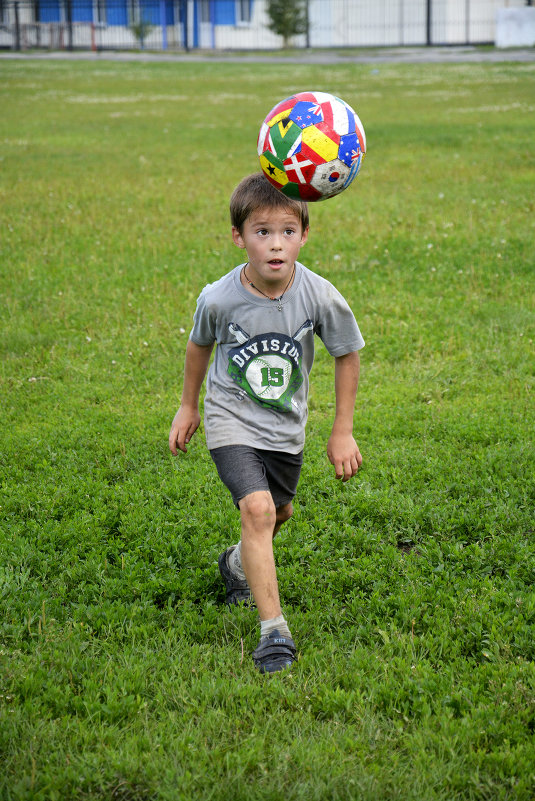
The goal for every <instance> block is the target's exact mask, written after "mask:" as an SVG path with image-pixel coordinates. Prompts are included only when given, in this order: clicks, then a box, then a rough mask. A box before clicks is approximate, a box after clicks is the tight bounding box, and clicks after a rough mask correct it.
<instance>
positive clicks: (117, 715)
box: [0, 59, 535, 801]
mask: <svg viewBox="0 0 535 801" xmlns="http://www.w3.org/2000/svg"><path fill="white" fill-rule="evenodd" d="M0 71H1V78H2V80H1V81H0V97H1V107H2V114H1V115H0V203H1V209H2V211H1V231H0V271H1V285H0V295H1V304H0V314H1V318H2V323H1V324H2V329H1V337H0V347H1V349H2V359H1V363H0V371H1V373H0V375H1V386H2V426H1V434H0V436H1V444H0V465H1V471H2V472H1V496H0V506H1V508H0V521H1V523H0V525H1V534H0V597H1V616H0V625H1V647H0V665H1V677H0V765H1V766H2V767H1V768H0V798H1V799H2V801H22V799H24V800H25V801H30V800H31V801H55V800H56V799H57V800H58V801H59V800H61V801H63V799H66V800H68V801H71V800H72V801H82V800H85V799H109V800H110V801H112V799H119V800H120V801H148V800H149V799H158V801H160V799H161V800H162V801H163V799H165V800H166V801H197V799H202V801H279V799H288V801H297V799H299V800H300V801H328V800H332V801H335V800H336V801H346V800H349V799H356V800H357V801H395V800H396V799H399V801H414V800H416V799H418V800H419V801H439V799H440V801H456V800H457V799H485V800H488V801H490V800H492V801H494V799H503V801H509V799H515V800H516V799H518V800H520V799H522V800H525V801H528V799H533V798H534V797H535V748H534V730H535V669H534V664H533V659H534V657H535V592H534V581H535V545H534V529H535V526H534V523H533V519H534V483H535V449H534V443H533V431H534V425H535V415H534V403H533V384H534V365H535V359H534V348H533V339H534V338H535V312H534V294H535V293H534V267H533V265H534V258H533V242H534V237H535V222H534V221H535V217H534V213H533V212H534V199H535V194H534V186H535V155H534V149H533V132H534V127H533V111H534V108H535V81H534V79H535V65H533V64H531V65H527V64H514V65H512V64H500V65H482V64H480V65H475V64H474V65H455V64H451V65H447V66H443V65H418V66H416V65H414V66H410V65H405V66H393V65H390V66H389V65H381V66H377V65H375V66H374V67H370V66H366V65H351V64H347V65H343V66H336V67H331V68H329V67H325V66H322V67H319V66H318V67H314V66H310V65H306V66H305V65H303V66H287V65H281V64H278V65H277V64H273V65H265V64H264V65H260V64H258V65H254V64H253V65H251V64H247V65H233V64H229V63H227V64H186V63H182V64H151V65H147V64H139V63H138V64H136V63H131V64H124V63H123V64H114V63H111V62H107V61H106V60H105V59H103V60H102V61H101V62H100V63H99V64H98V65H95V64H93V63H64V62H61V63H60V62H55V61H50V62H46V63H44V62H35V63H32V62H9V63H7V62H4V63H2V64H1V66H0ZM306 88H318V89H323V90H326V91H331V92H334V93H335V94H338V95H340V96H342V97H343V98H344V99H346V100H347V101H348V102H349V103H350V104H351V105H353V106H354V107H355V108H356V109H357V111H358V112H359V114H360V116H361V118H362V120H363V122H364V125H365V127H366V132H367V135H368V155H367V158H366V160H365V163H364V166H363V168H362V171H361V174H360V176H359V177H358V178H357V180H356V182H355V184H354V185H353V186H352V187H351V188H350V189H349V190H348V191H347V192H346V193H345V194H343V195H341V196H340V197H338V198H335V199H333V200H330V201H328V202H326V203H322V204H317V205H316V206H314V207H313V208H311V218H312V226H311V235H310V239H309V242H308V244H307V245H306V248H305V249H304V250H303V251H302V257H303V261H304V262H305V263H306V264H307V265H308V266H309V267H311V268H312V269H315V270H317V271H318V272H320V273H321V274H323V275H324V276H325V277H327V278H329V279H330V280H331V281H333V283H335V285H337V286H338V287H339V289H340V290H341V291H342V292H343V293H344V294H345V296H346V297H347V298H348V300H349V301H350V303H351V305H352V307H353V309H354V311H355V314H356V317H357V320H358V321H359V324H360V327H361V330H362V332H363V335H364V337H365V339H366V341H367V345H366V348H365V349H364V351H363V352H362V376H361V387H360V390H359V398H358V405H357V413H356V417H355V434H356V438H357V441H358V442H359V445H360V449H361V451H362V453H363V456H364V465H363V468H362V470H361V471H360V472H359V475H358V477H357V478H356V479H355V480H354V481H353V482H351V483H350V484H348V485H342V484H340V483H339V482H335V480H334V475H333V471H332V468H331V466H330V465H329V463H328V461H327V457H326V455H325V445H326V441H327V438H328V434H329V429H330V424H331V421H332V416H333V393H332V386H333V371H332V363H331V360H330V358H329V357H328V355H327V354H326V352H325V351H324V350H323V349H322V346H321V345H320V346H319V348H318V354H317V360H316V365H315V367H314V371H313V374H312V394H311V414H310V419H309V425H308V440H307V450H306V456H305V464H304V469H303V474H302V479H301V484H300V490H299V495H298V500H297V503H296V514H295V516H294V518H293V519H292V521H291V522H290V523H289V524H288V526H287V527H286V528H285V529H284V530H283V532H282V533H281V535H280V537H279V538H278V541H277V544H276V559H277V563H278V570H279V581H280V589H281V596H282V601H283V608H284V611H285V613H286V616H287V618H288V620H289V622H290V625H291V628H292V632H293V634H294V637H295V639H296V641H297V644H298V649H299V655H300V659H299V662H298V664H297V665H296V666H295V668H294V669H293V670H292V671H291V672H288V673H285V674H279V675H276V676H274V677H271V678H269V679H267V678H265V677H261V676H259V675H258V674H257V673H256V671H255V669H254V667H253V664H252V660H251V658H250V653H251V651H252V650H253V648H254V647H255V646H256V643H257V638H258V627H257V620H256V613H255V611H254V610H250V609H242V610H236V611H232V612H231V611H228V610H227V609H226V608H225V606H224V604H223V587H222V585H221V583H220V580H219V577H218V572H217V565H216V560H217V556H218V554H219V553H220V551H221V550H222V549H223V547H226V545H227V544H229V543H231V542H235V541H236V540H237V533H238V519H237V513H236V511H235V509H234V508H233V506H232V502H231V500H230V496H229V497H227V493H226V490H224V488H223V487H222V486H221V485H220V483H219V480H218V479H217V477H216V474H215V470H214V468H213V466H212V464H211V461H210V458H209V456H208V455H207V453H206V449H205V445H204V440H203V436H202V434H199V435H198V436H197V438H196V439H195V441H194V442H193V443H192V446H191V448H190V451H189V453H188V455H187V456H186V457H183V456H181V457H180V458H179V459H173V457H172V456H171V455H170V453H169V451H168V447H167V435H168V430H169V426H170V422H171V419H172V417H173V415H174V412H175V411H176V408H177V405H178V400H179V396H180V377H181V373H182V362H183V356H184V350H185V345H186V341H187V335H188V332H189V329H190V326H191V318H192V313H193V310H194V306H195V299H196V297H197V295H198V294H199V292H200V290H201V289H202V287H203V286H204V284H205V283H207V282H209V281H212V280H215V279H216V278H217V277H219V276H220V275H222V274H223V273H225V272H227V271H228V270H229V269H231V268H232V267H233V266H234V265H235V264H236V263H238V261H239V259H240V256H241V253H240V252H239V251H238V250H237V249H236V248H235V247H234V246H233V245H232V243H231V241H230V236H229V221H228V211H227V206H228V197H229V194H230V192H231V191H232V189H233V187H234V186H235V185H236V183H237V182H238V181H239V180H240V179H241V177H242V176H243V175H244V174H246V173H248V172H252V171H254V170H256V169H257V160H256V150H255V145H256V134H257V130H258V127H259V124H260V122H261V120H262V119H263V117H264V115H265V113H266V112H267V111H268V110H269V109H270V108H271V106H273V105H274V103H275V102H276V101H277V100H279V99H281V98H283V97H285V96H287V95H288V94H291V93H293V92H294V91H296V90H302V89H306Z"/></svg>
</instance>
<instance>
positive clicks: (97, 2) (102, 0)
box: [93, 0, 106, 25]
mask: <svg viewBox="0 0 535 801" xmlns="http://www.w3.org/2000/svg"><path fill="white" fill-rule="evenodd" d="M93 19H94V20H95V22H96V23H97V24H101V25H105V24H106V0H93Z"/></svg>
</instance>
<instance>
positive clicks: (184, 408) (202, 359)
mask: <svg viewBox="0 0 535 801" xmlns="http://www.w3.org/2000/svg"><path fill="white" fill-rule="evenodd" d="M213 347H214V346H213V345H206V346H202V345H196V344H195V342H192V340H191V339H189V340H188V344H187V347H186V360H185V364H184V384H183V387H182V399H181V401H180V408H179V410H178V412H177V413H176V414H175V417H174V420H173V423H172V425H171V431H170V433H169V447H170V448H171V452H172V453H174V454H176V452H177V448H178V449H180V450H181V451H183V452H184V453H186V452H187V448H186V445H187V444H188V442H189V441H190V439H191V438H192V436H193V435H194V434H195V432H196V431H197V429H198V428H199V425H200V422H201V416H200V414H199V394H200V391H201V387H202V382H203V381H204V377H205V375H206V371H207V370H208V363H209V361H210V355H211V353H212V350H213Z"/></svg>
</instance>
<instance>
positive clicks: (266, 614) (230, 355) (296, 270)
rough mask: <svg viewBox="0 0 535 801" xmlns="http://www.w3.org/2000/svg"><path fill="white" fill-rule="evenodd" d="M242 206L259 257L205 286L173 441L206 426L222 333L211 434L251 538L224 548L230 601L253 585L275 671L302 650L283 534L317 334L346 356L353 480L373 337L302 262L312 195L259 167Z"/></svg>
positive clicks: (261, 654)
mask: <svg viewBox="0 0 535 801" xmlns="http://www.w3.org/2000/svg"><path fill="white" fill-rule="evenodd" d="M230 215H231V222H232V238H233V241H234V243H235V244H236V245H237V246H238V247H239V248H242V249H245V250H246V252H247V258H248V261H247V262H246V263H244V264H241V265H239V266H238V267H235V268H234V269H233V270H232V271H231V272H230V273H228V274H227V275H225V276H223V278H220V279H219V280H218V281H216V282H215V283H214V284H209V285H208V286H206V287H205V288H204V290H203V291H202V293H201V295H200V296H199V299H198V302H197V309H196V311H195V315H194V323H193V329H192V331H191V334H190V338H189V341H188V345H187V348H186V361H185V368H184V385H183V391H182V399H181V405H180V408H179V410H178V412H177V413H176V415H175V418H174V420H173V423H172V427H171V432H170V434H169V447H170V448H171V451H172V452H173V453H174V454H176V452H177V448H178V449H180V450H181V451H183V452H184V453H185V452H186V450H187V448H186V446H187V444H188V443H189V441H190V440H191V437H192V436H193V434H194V433H195V431H196V430H197V428H198V426H199V424H200V415H199V408H198V406H199V393H200V390H201V386H202V383H203V381H204V377H205V375H206V371H207V368H208V363H209V360H210V355H211V352H212V349H213V346H214V344H215V343H217V348H216V352H215V358H214V363H213V365H212V367H211V368H210V371H209V373H208V378H207V385H206V397H205V402H204V415H205V416H204V422H205V434H206V440H207V445H208V448H209V450H210V455H211V456H212V459H213V461H214V462H215V465H216V467H217V470H218V473H219V476H220V478H221V480H222V481H223V483H224V484H225V485H226V486H227V488H228V489H229V490H230V492H231V494H232V497H233V500H234V503H235V505H236V506H237V507H238V509H239V511H240V516H241V539H240V541H239V542H238V544H237V545H235V546H232V547H230V548H228V549H227V550H226V551H224V552H223V553H222V554H221V556H220V557H219V562H218V564H219V570H220V572H221V576H222V578H223V580H224V582H225V586H226V591H227V603H228V604H229V605H230V604H236V603H239V602H242V601H247V600H249V599H250V597H251V594H252V596H253V598H254V601H255V603H256V607H257V609H258V613H259V617H260V643H259V645H258V647H257V648H256V650H255V651H254V652H253V659H254V662H255V665H256V666H257V668H258V669H259V670H260V672H262V673H273V672H275V671H278V670H282V669H284V668H286V667H289V666H290V665H291V664H292V662H294V661H295V659H296V648H295V643H294V641H293V639H292V636H291V633H290V630H289V628H288V624H287V622H286V620H285V618H284V617H283V615H282V612H281V607H280V602H279V592H278V584H277V575H276V570H275V562H274V557H273V542H272V541H273V538H274V537H275V535H276V534H277V532H278V531H279V529H280V527H281V525H282V524H283V523H284V522H285V521H286V520H288V519H289V518H290V517H291V516H292V513H293V508H292V499H293V498H294V496H295V493H296V489H297V482H298V479H299V473H300V470H301V464H302V458H303V445H304V439H305V424H306V419H307V396H308V376H309V373H310V370H311V368H312V363H313V360H314V334H315V333H316V334H318V335H319V336H320V337H321V339H322V340H323V342H324V344H325V346H326V348H327V350H328V352H329V353H330V354H331V355H332V356H333V357H334V359H335V394H336V412H335V419H334V424H333V428H332V433H331V436H330V438H329V442H328V446H327V454H328V457H329V459H330V461H331V463H332V464H333V465H334V468H335V471H336V477H337V478H341V479H343V480H344V481H347V480H348V479H350V478H352V477H353V476H354V475H355V474H356V472H357V470H358V469H359V467H360V465H361V463H362V457H361V455H360V452H359V449H358V447H357V444H356V442H355V440H354V439H353V433H352V431H353V411H354V405H355V396H356V392H357V385H358V378H359V353H358V351H359V349H360V348H361V347H362V346H363V345H364V341H363V339H362V336H361V334H360V331H359V328H358V326H357V323H356V321H355V318H354V316H353V313H352V312H351V310H350V308H349V306H348V305H347V303H346V301H345V300H344V299H343V298H342V296H341V295H340V293H339V292H338V291H337V290H336V289H335V288H334V287H333V286H332V285H331V284H330V283H329V282H328V281H326V280H325V279H323V278H321V277H320V276H318V275H316V274H315V273H312V272H311V271H310V270H307V268H306V267H304V266H303V265H301V264H300V263H299V262H298V261H297V257H298V255H299V251H300V250H301V247H302V246H303V245H304V244H305V242H306V241H307V237H308V231H309V219H308V208H307V204H306V203H302V202H300V201H294V200H292V199H291V198H288V197H286V196H285V195H283V194H282V193H281V192H279V191H278V190H277V189H275V188H274V187H273V186H272V185H271V184H270V183H269V181H268V180H267V179H266V178H265V176H264V175H263V174H262V173H255V174H253V175H250V176H248V177H247V178H244V179H243V181H241V183H240V184H239V185H238V186H237V187H236V189H235V190H234V193H233V195H232V198H231V202H230Z"/></svg>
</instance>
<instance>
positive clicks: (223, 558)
mask: <svg viewBox="0 0 535 801" xmlns="http://www.w3.org/2000/svg"><path fill="white" fill-rule="evenodd" d="M235 547H236V546H235V545H232V546H231V547H230V548H227V550H226V551H223V553H222V554H220V556H219V559H218V560H217V565H218V567H219V572H220V573H221V578H222V579H223V581H224V582H225V589H226V591H227V597H226V603H227V604H228V605H229V606H237V605H238V604H242V603H247V602H249V601H251V599H252V596H251V590H250V588H249V585H248V584H247V581H246V580H245V579H239V578H236V576H235V575H234V573H232V571H231V569H230V567H229V566H228V558H229V556H230V554H231V553H232V551H233V550H234V548H235Z"/></svg>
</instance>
